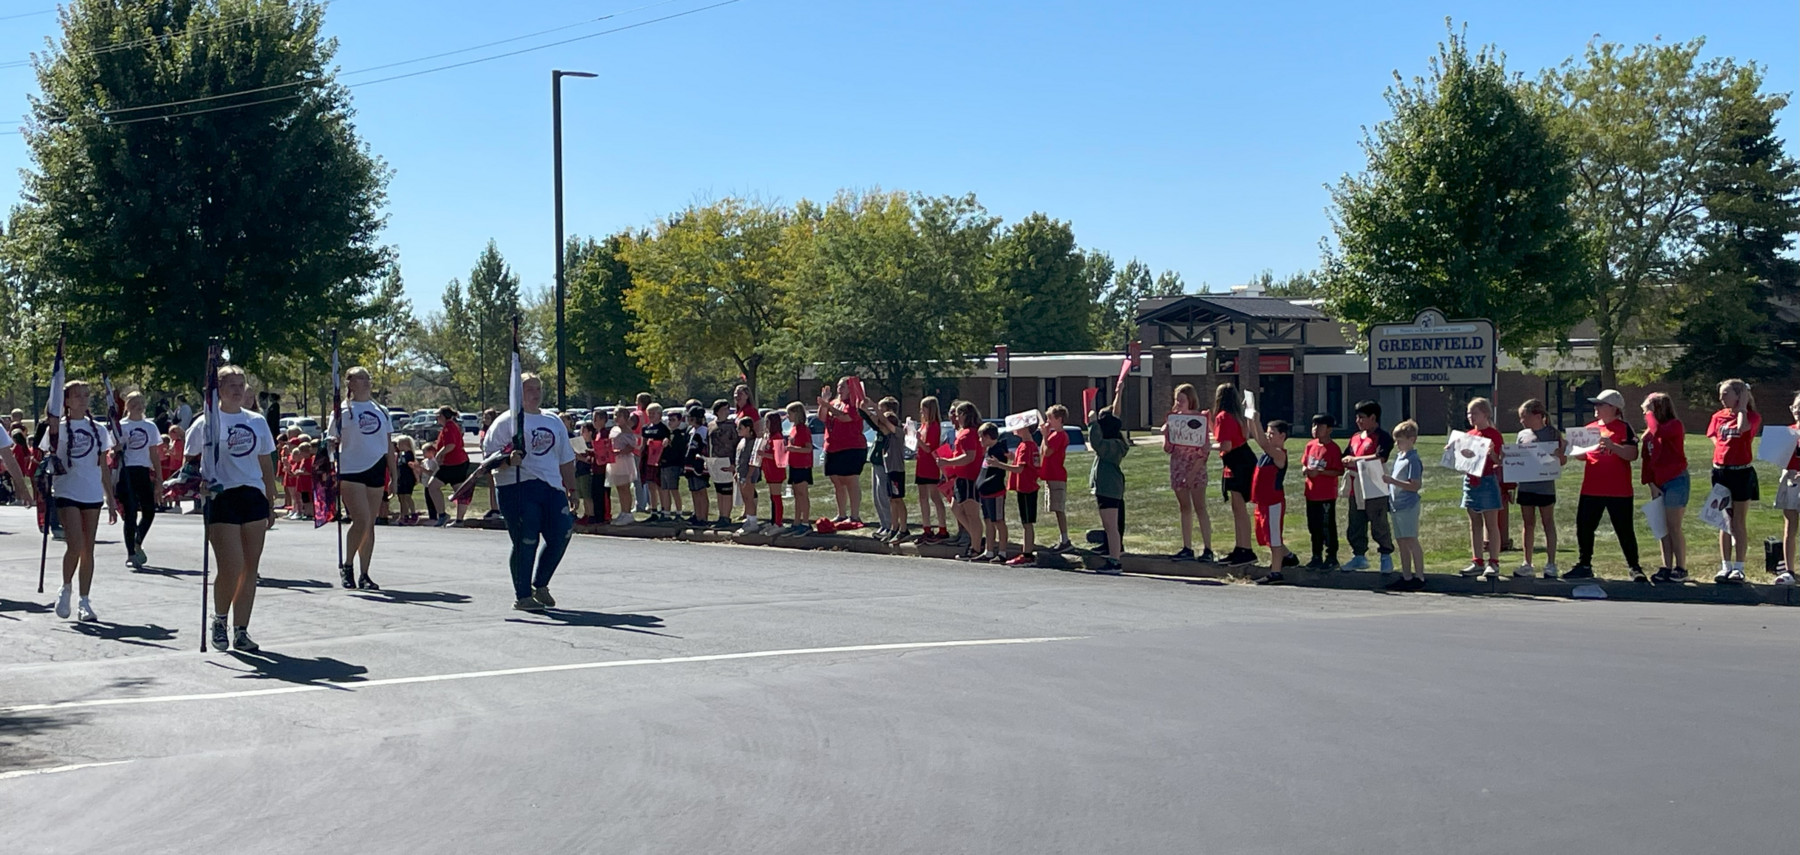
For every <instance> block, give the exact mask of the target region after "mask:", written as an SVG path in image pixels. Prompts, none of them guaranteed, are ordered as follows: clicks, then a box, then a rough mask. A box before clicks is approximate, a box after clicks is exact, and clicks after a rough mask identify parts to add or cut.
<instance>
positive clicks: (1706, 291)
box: [1669, 78, 1800, 400]
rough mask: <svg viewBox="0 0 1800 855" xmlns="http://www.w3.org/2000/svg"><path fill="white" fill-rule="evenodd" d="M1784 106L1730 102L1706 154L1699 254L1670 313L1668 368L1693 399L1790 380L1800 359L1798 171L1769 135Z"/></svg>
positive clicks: (1778, 100) (1749, 98)
mask: <svg viewBox="0 0 1800 855" xmlns="http://www.w3.org/2000/svg"><path fill="white" fill-rule="evenodd" d="M1737 85H1749V81H1748V80H1747V79H1743V78H1740V79H1739V80H1738V81H1737ZM1785 102H1786V99H1785V98H1782V97H1780V96H1777V97H1774V98H1769V99H1762V98H1756V97H1754V92H1752V93H1749V94H1748V95H1745V96H1740V97H1735V98H1732V99H1731V101H1730V103H1731V104H1732V110H1731V112H1730V114H1729V115H1728V116H1726V117H1725V120H1726V122H1727V126H1728V128H1729V130H1728V131H1727V133H1725V134H1724V135H1723V137H1722V138H1721V139H1720V140H1719V142H1718V144H1717V145H1716V146H1715V147H1714V149H1713V150H1712V151H1711V152H1709V153H1708V156H1707V163H1706V166H1705V169H1704V172H1703V176H1702V181H1701V184H1702V192H1703V194H1704V196H1705V199H1706V202H1705V205H1706V218H1705V220H1704V221H1703V222H1702V223H1701V225H1700V227H1699V231H1698V234H1697V237H1696V242H1697V243H1698V245H1699V247H1700V252H1699V254H1698V257H1697V258H1695V259H1694V260H1693V262H1692V263H1690V264H1689V265H1687V267H1686V269H1685V270H1684V271H1683V272H1682V274H1681V277H1680V287H1679V291H1678V293H1679V300H1678V308H1677V310H1676V312H1675V320H1676V321H1677V323H1678V324H1679V327H1678V328H1677V330H1676V334H1675V340H1676V342H1677V343H1679V344H1680V345H1681V346H1682V353H1681V355H1680V356H1679V357H1677V358H1676V359H1675V362H1674V364H1673V365H1671V366H1670V369H1669V375H1670V376H1671V377H1673V378H1677V379H1680V380H1681V381H1682V385H1683V387H1684V388H1685V389H1686V391H1687V393H1688V396H1689V397H1690V398H1694V399H1696V400H1703V399H1706V398H1710V397H1712V391H1713V389H1712V387H1713V384H1714V383H1716V382H1718V381H1719V380H1720V379H1721V378H1724V377H1741V378H1744V379H1745V380H1748V381H1750V382H1751V383H1752V384H1755V383H1758V382H1762V381H1765V380H1786V379H1787V378H1788V377H1790V376H1792V373H1793V369H1794V354H1795V353H1796V352H1800V262H1796V261H1795V260H1794V259H1793V258H1792V257H1790V256H1789V255H1788V251H1789V249H1790V248H1791V247H1792V245H1793V235H1794V233H1795V232H1796V231H1800V164H1796V163H1795V161H1794V159H1793V158H1791V157H1788V156H1787V155H1786V154H1785V153H1784V152H1783V151H1782V146H1781V141H1780V140H1779V139H1778V138H1776V136H1775V111H1776V110H1778V109H1780V108H1781V107H1782V106H1784V105H1785Z"/></svg>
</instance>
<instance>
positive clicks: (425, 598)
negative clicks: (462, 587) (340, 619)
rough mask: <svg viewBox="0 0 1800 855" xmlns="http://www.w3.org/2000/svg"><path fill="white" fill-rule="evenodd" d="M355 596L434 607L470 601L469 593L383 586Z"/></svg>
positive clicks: (379, 601) (378, 600) (359, 592)
mask: <svg viewBox="0 0 1800 855" xmlns="http://www.w3.org/2000/svg"><path fill="white" fill-rule="evenodd" d="M355 597H356V598H357V599H359V600H367V601H369V602H371V603H396V604H400V605H415V606H428V607H430V608H434V609H442V608H445V607H444V606H441V605H437V603H457V604H462V603H466V602H468V601H469V595H468V594H453V593H451V592H449V591H396V590H393V589H391V588H383V589H381V590H379V591H357V592H356V593H355ZM449 611H456V609H449Z"/></svg>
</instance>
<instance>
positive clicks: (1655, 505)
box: [1644, 496, 1669, 540]
mask: <svg viewBox="0 0 1800 855" xmlns="http://www.w3.org/2000/svg"><path fill="white" fill-rule="evenodd" d="M1644 522H1646V523H1648V524H1649V525H1650V536H1651V537H1653V538H1656V539H1657V540H1662V539H1663V538H1665V537H1668V536H1669V517H1668V512H1667V510H1666V506H1665V505H1663V500H1662V497H1661V496H1657V497H1656V498H1654V499H1651V500H1650V501H1648V502H1645V503H1644Z"/></svg>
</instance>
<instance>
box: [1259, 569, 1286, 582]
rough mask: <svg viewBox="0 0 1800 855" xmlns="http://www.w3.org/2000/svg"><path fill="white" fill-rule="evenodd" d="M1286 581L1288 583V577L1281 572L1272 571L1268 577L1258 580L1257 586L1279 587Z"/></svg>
mask: <svg viewBox="0 0 1800 855" xmlns="http://www.w3.org/2000/svg"><path fill="white" fill-rule="evenodd" d="M1285 581H1287V579H1286V577H1284V576H1282V575H1281V571H1280V570H1270V571H1269V574H1268V575H1267V576H1264V577H1262V578H1260V579H1257V580H1256V584H1258V585H1279V584H1281V583H1282V582H1285Z"/></svg>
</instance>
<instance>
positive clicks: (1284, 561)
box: [1281, 552, 1300, 568]
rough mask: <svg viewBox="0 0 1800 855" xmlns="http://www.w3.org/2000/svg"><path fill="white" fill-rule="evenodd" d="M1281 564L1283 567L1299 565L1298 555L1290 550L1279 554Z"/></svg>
mask: <svg viewBox="0 0 1800 855" xmlns="http://www.w3.org/2000/svg"><path fill="white" fill-rule="evenodd" d="M1281 566H1282V567H1283V568H1287V567H1299V566H1300V556H1298V555H1295V554H1294V553H1292V552H1290V553H1288V554H1286V555H1283V556H1281Z"/></svg>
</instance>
